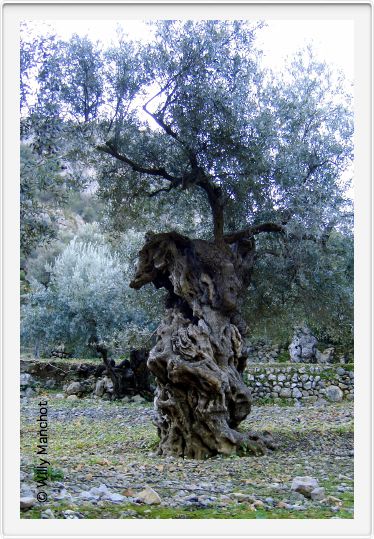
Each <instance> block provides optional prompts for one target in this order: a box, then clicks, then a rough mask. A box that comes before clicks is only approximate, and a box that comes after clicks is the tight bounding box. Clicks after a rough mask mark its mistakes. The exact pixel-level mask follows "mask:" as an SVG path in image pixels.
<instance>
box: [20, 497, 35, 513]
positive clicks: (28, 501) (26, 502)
mask: <svg viewBox="0 0 374 539" xmlns="http://www.w3.org/2000/svg"><path fill="white" fill-rule="evenodd" d="M35 504H36V499H35V498H33V497H31V496H25V497H24V498H20V508H21V509H22V511H27V509H31V507H33V506H34V505H35Z"/></svg>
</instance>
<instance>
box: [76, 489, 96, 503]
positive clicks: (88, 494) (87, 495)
mask: <svg viewBox="0 0 374 539" xmlns="http://www.w3.org/2000/svg"><path fill="white" fill-rule="evenodd" d="M79 497H80V498H82V500H88V501H90V500H97V499H98V498H99V496H95V495H94V494H92V492H89V491H87V490H84V491H83V492H81V493H80V494H79Z"/></svg>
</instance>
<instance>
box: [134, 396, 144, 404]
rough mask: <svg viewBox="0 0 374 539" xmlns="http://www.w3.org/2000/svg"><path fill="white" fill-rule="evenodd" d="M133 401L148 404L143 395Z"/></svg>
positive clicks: (135, 397)
mask: <svg viewBox="0 0 374 539" xmlns="http://www.w3.org/2000/svg"><path fill="white" fill-rule="evenodd" d="M132 401H133V402H139V403H140V402H147V401H146V400H145V399H144V398H143V397H142V396H141V395H135V396H134V397H133V398H132Z"/></svg>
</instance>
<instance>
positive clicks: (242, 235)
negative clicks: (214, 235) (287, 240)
mask: <svg viewBox="0 0 374 539" xmlns="http://www.w3.org/2000/svg"><path fill="white" fill-rule="evenodd" d="M285 231H286V230H285V228H284V226H283V225H279V224H276V223H262V224H261V225H255V226H252V227H249V228H245V229H243V230H238V231H237V232H233V233H232V234H225V236H224V237H223V239H224V241H225V242H226V243H229V244H231V243H235V242H237V241H239V240H242V239H249V238H252V237H253V236H256V235H257V234H261V233H262V232H278V233H281V234H284V233H285Z"/></svg>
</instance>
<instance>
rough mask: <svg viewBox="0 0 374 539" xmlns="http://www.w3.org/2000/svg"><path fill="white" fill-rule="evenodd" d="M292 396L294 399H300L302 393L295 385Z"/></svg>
mask: <svg viewBox="0 0 374 539" xmlns="http://www.w3.org/2000/svg"><path fill="white" fill-rule="evenodd" d="M292 396H293V397H294V398H295V399H300V398H301V397H302V396H303V394H302V393H301V391H300V389H298V388H297V387H294V388H293V390H292Z"/></svg>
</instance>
